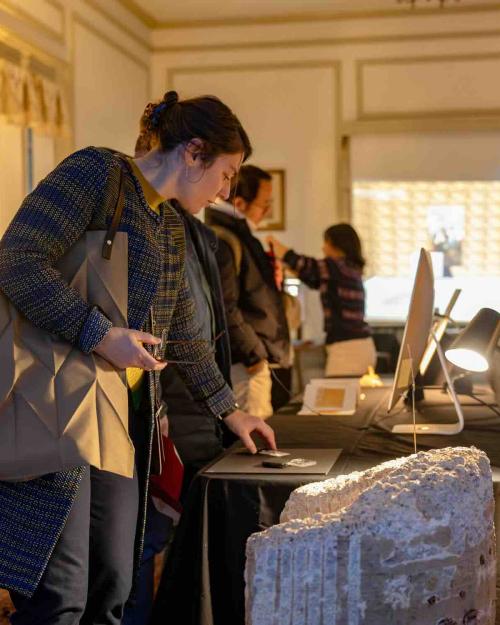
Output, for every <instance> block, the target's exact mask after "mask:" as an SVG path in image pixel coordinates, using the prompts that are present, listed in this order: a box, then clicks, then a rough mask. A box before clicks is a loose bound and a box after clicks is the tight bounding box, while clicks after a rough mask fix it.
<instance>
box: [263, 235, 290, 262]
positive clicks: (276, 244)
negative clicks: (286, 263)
mask: <svg viewBox="0 0 500 625" xmlns="http://www.w3.org/2000/svg"><path fill="white" fill-rule="evenodd" d="M266 243H267V244H268V245H269V246H270V247H272V250H273V252H274V255H275V256H276V258H279V259H280V260H281V259H282V258H283V256H284V255H285V254H286V253H287V252H288V250H289V249H290V248H289V247H287V246H286V245H283V243H281V241H278V239H277V238H276V237H273V236H272V235H268V236H267V237H266Z"/></svg>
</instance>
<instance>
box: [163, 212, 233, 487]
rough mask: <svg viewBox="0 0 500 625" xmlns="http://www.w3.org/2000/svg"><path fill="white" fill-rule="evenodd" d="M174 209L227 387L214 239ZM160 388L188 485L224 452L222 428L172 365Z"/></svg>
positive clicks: (227, 362)
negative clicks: (204, 293) (202, 289)
mask: <svg viewBox="0 0 500 625" xmlns="http://www.w3.org/2000/svg"><path fill="white" fill-rule="evenodd" d="M175 208H176V209H177V210H178V212H179V214H180V215H181V217H182V218H183V221H184V227H185V230H186V238H187V237H190V239H191V241H192V242H193V245H194V247H195V249H196V253H197V256H198V259H199V261H200V264H201V266H202V269H203V271H204V273H205V277H206V279H207V282H208V286H209V287H210V291H211V294H212V308H213V312H214V319H213V321H214V326H215V335H216V336H217V335H219V334H220V333H222V335H221V336H220V338H219V339H218V340H217V342H216V345H215V360H216V362H217V365H218V367H219V369H220V371H221V373H222V375H223V376H224V378H225V380H226V382H227V383H228V384H230V381H231V378H230V373H231V346H230V343H229V333H228V330H227V322H226V313H225V310H224V300H223V296H222V286H221V281H220V276H219V268H218V265H217V260H216V257H215V253H216V250H217V237H216V236H215V234H214V233H213V232H212V230H210V228H208V227H207V226H205V224H203V223H202V222H201V221H200V220H199V219H196V218H195V217H193V216H191V215H189V214H188V213H186V212H185V211H183V210H182V209H180V208H179V207H178V206H177V205H175ZM161 385H162V392H163V398H164V400H165V402H166V404H167V410H168V422H169V435H170V438H171V439H172V441H173V442H174V444H175V446H176V448H177V451H178V452H179V455H180V457H181V460H182V462H183V463H184V466H185V472H186V473H185V474H186V478H187V479H186V480H185V484H186V485H187V483H188V482H189V478H190V477H191V476H192V475H191V474H193V473H194V472H196V471H197V470H198V469H199V468H201V467H202V466H203V465H205V464H207V463H208V462H210V460H212V459H213V458H215V456H217V455H218V454H219V453H220V452H221V451H222V450H223V445H222V432H221V428H220V426H219V423H218V421H217V420H216V419H214V418H213V416H212V415H210V414H207V412H206V411H204V410H203V408H202V407H201V406H200V404H199V403H197V402H195V401H194V400H193V396H192V395H191V393H190V392H189V390H188V388H187V387H186V385H185V384H184V383H183V381H182V379H181V378H180V376H179V374H178V372H177V367H176V366H175V365H169V366H168V367H166V368H165V369H164V370H163V371H162V374H161Z"/></svg>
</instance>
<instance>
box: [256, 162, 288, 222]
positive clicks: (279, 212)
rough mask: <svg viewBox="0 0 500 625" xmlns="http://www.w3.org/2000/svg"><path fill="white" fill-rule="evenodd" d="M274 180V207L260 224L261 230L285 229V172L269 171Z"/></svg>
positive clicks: (278, 170) (279, 170) (280, 170)
mask: <svg viewBox="0 0 500 625" xmlns="http://www.w3.org/2000/svg"><path fill="white" fill-rule="evenodd" d="M266 171H267V172H269V173H270V174H271V176H272V178H273V205H272V207H271V210H270V211H269V213H268V214H267V215H266V216H265V218H264V219H263V220H262V221H261V222H260V224H259V230H284V229H285V188H286V187H285V182H286V179H285V170H284V169H267V170H266Z"/></svg>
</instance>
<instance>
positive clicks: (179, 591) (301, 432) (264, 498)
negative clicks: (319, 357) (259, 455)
mask: <svg viewBox="0 0 500 625" xmlns="http://www.w3.org/2000/svg"><path fill="white" fill-rule="evenodd" d="M388 394H389V389H388V388H387V387H384V388H379V389H370V390H369V391H367V392H366V398H365V399H364V400H361V401H360V403H359V405H358V409H357V411H356V414H355V415H352V416H343V417H341V416H335V417H332V416H316V415H312V416H307V417H305V416H298V415H297V414H296V412H297V410H298V408H299V406H298V405H293V404H292V405H290V406H288V407H287V408H286V409H284V410H282V411H281V412H280V413H279V414H277V415H275V416H273V417H272V419H271V420H270V424H271V425H272V426H273V428H274V429H275V431H276V435H277V441H278V445H279V446H281V447H283V448H285V447H286V448H288V447H292V448H293V447H296V448H299V447H300V448H304V447H305V448H342V450H343V452H342V454H341V456H340V458H339V460H338V461H337V462H336V463H335V465H334V466H333V467H332V470H331V471H330V473H329V474H328V476H327V477H334V476H336V475H342V474H346V473H350V472H351V471H354V470H358V471H359V470H364V469H366V468H369V467H372V466H374V465H376V464H379V463H380V462H383V461H384V460H388V459H390V458H394V457H398V456H402V455H407V454H409V453H413V438H412V437H411V436H403V435H398V436H396V435H394V434H392V433H391V432H390V430H391V428H392V426H393V425H394V424H396V423H406V422H409V421H410V420H411V415H410V413H409V412H408V411H407V409H406V408H405V407H404V406H403V407H402V408H399V409H398V410H397V411H396V413H394V414H390V415H388V414H387V411H386V407H387V402H388ZM485 399H486V400H487V401H492V397H488V396H485ZM461 403H462V405H463V410H464V416H465V420H466V428H465V430H464V431H463V432H462V433H460V434H457V435H454V436H438V435H423V436H422V435H419V437H418V448H419V449H420V450H421V449H431V448H438V447H447V446H457V445H463V446H469V445H475V446H476V447H478V448H480V449H482V450H484V451H485V452H486V453H487V454H488V456H489V458H490V461H491V463H492V464H493V465H496V466H498V467H500V417H499V416H497V415H495V414H494V413H493V412H492V411H491V410H489V409H488V408H486V407H484V406H480V405H478V404H477V403H476V402H475V401H474V400H472V399H467V400H466V401H463V399H462V401H461ZM419 420H420V421H426V420H427V422H447V421H448V422H449V421H452V420H456V415H455V413H454V410H453V408H452V406H451V402H450V400H449V398H448V396H447V395H445V394H443V393H441V391H438V390H433V391H431V392H428V393H427V399H426V401H425V402H424V403H423V404H422V409H421V414H420V415H419ZM318 479H325V476H311V475H307V476H305V475H286V476H285V475H258V476H256V475H243V474H239V475H220V474H208V473H203V472H201V473H200V474H199V475H198V476H197V477H196V478H195V480H194V482H193V485H192V487H191V490H190V493H189V496H188V500H187V502H186V506H185V510H184V514H183V517H182V520H181V523H180V525H179V527H178V529H177V532H176V535H175V538H174V541H173V544H172V548H171V550H170V554H169V557H168V559H167V561H166V564H165V570H164V573H163V576H162V579H161V582H160V587H159V589H158V595H157V600H156V605H155V609H154V613H153V620H152V622H153V625H167V623H168V624H169V623H175V624H177V623H179V624H181V623H182V625H243V623H244V580H243V572H244V568H245V544H246V540H247V538H248V536H249V535H250V534H252V533H253V532H257V531H260V530H263V529H265V528H267V527H270V526H271V525H273V524H275V523H277V522H279V515H280V513H281V510H282V509H283V506H284V505H285V502H286V500H287V499H288V497H289V495H290V492H291V491H292V490H294V489H295V488H297V487H298V486H300V485H302V484H306V483H308V482H311V481H313V480H318ZM499 486H500V484H495V487H496V491H497V490H498V491H499V493H500V488H498V487H499Z"/></svg>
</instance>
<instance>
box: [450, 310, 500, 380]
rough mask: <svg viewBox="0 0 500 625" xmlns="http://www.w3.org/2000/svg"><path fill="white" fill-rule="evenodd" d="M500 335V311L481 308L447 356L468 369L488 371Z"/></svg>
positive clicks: (462, 367) (455, 341) (452, 345)
mask: <svg viewBox="0 0 500 625" xmlns="http://www.w3.org/2000/svg"><path fill="white" fill-rule="evenodd" d="M499 336H500V313H499V312H497V311H496V310H493V309H492V308H481V310H480V311H479V312H478V313H477V314H476V316H475V317H474V318H473V319H472V320H471V321H470V322H469V323H468V325H467V326H466V327H465V329H464V330H463V331H462V332H461V333H460V334H459V335H458V336H457V338H456V339H455V340H454V341H453V343H452V344H451V345H450V347H449V349H447V350H446V352H445V354H446V358H447V359H448V360H449V361H450V362H451V363H452V364H454V365H455V366H457V367H460V368H461V369H467V370H468V371H486V370H487V369H488V367H489V359H490V357H491V355H492V353H493V350H494V349H495V347H496V345H497V342H498V338H499Z"/></svg>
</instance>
